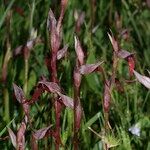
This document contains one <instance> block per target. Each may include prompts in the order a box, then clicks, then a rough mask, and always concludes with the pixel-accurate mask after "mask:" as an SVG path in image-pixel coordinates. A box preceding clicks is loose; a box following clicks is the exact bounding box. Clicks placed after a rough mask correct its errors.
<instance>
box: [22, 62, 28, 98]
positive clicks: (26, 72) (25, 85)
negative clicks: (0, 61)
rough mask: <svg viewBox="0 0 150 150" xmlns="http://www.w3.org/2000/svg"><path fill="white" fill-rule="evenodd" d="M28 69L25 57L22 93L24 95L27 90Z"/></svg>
mask: <svg viewBox="0 0 150 150" xmlns="http://www.w3.org/2000/svg"><path fill="white" fill-rule="evenodd" d="M28 70H29V64H28V59H25V78H24V79H25V83H24V87H23V90H24V93H25V95H26V94H27V90H28Z"/></svg>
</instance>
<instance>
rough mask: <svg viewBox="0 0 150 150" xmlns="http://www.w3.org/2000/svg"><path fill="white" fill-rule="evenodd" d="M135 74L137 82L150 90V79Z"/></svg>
mask: <svg viewBox="0 0 150 150" xmlns="http://www.w3.org/2000/svg"><path fill="white" fill-rule="evenodd" d="M133 72H134V75H135V76H136V78H137V80H138V81H139V82H140V83H142V84H143V85H144V86H145V87H147V88H148V89H150V78H149V77H146V76H143V75H141V74H139V73H138V72H136V71H135V70H134V71H133Z"/></svg>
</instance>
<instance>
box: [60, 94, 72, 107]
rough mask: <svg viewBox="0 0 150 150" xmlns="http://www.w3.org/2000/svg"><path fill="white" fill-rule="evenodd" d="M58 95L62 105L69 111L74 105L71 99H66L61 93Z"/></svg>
mask: <svg viewBox="0 0 150 150" xmlns="http://www.w3.org/2000/svg"><path fill="white" fill-rule="evenodd" d="M58 95H59V96H60V97H61V100H62V103H63V104H64V105H65V106H66V107H69V108H71V109H73V108H74V103H73V99H72V98H71V97H68V96H66V95H63V94H61V93H58Z"/></svg>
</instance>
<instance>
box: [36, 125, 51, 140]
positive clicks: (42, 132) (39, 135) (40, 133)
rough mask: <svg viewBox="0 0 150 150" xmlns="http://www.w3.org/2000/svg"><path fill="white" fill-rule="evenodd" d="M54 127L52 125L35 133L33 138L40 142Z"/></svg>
mask: <svg viewBox="0 0 150 150" xmlns="http://www.w3.org/2000/svg"><path fill="white" fill-rule="evenodd" d="M51 127H52V125H50V126H48V127H45V128H42V129H39V130H37V131H35V132H34V134H33V136H34V138H35V139H36V140H40V139H42V138H44V137H45V135H46V133H47V132H48V130H49V129H50V128H51Z"/></svg>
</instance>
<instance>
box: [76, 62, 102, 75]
mask: <svg viewBox="0 0 150 150" xmlns="http://www.w3.org/2000/svg"><path fill="white" fill-rule="evenodd" d="M102 63H103V62H98V63H96V64H86V65H82V66H80V68H79V72H80V73H81V74H90V73H92V72H94V71H95V70H96V69H97V68H98V67H99V66H100V65H101V64H102Z"/></svg>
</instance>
